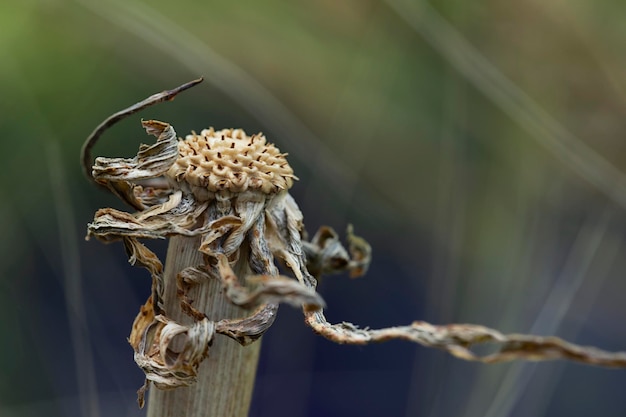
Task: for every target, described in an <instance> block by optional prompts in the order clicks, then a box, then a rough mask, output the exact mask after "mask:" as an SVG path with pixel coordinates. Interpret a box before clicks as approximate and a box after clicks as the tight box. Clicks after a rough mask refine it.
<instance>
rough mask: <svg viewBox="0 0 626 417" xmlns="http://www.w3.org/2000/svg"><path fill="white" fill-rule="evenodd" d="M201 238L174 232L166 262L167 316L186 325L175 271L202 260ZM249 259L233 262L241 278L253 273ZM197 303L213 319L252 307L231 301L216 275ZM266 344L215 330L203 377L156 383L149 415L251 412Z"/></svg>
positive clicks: (241, 415)
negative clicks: (162, 386)
mask: <svg viewBox="0 0 626 417" xmlns="http://www.w3.org/2000/svg"><path fill="white" fill-rule="evenodd" d="M198 247H199V239H197V238H189V237H182V236H177V237H172V238H170V241H169V247H168V250H167V258H166V261H165V274H164V279H165V294H164V301H165V308H166V311H167V315H168V317H170V318H172V319H174V320H176V321H178V322H180V323H184V324H190V323H191V320H190V318H189V317H187V316H186V315H185V313H183V312H182V311H181V308H180V304H179V302H178V298H177V296H176V275H177V274H178V272H180V271H181V270H182V269H184V268H186V267H189V266H196V265H200V264H202V263H203V260H202V256H201V253H200V252H199V251H198ZM249 268H250V267H249V265H248V261H247V258H246V257H245V256H242V257H240V259H239V261H238V262H237V264H235V265H234V266H233V270H234V272H235V273H236V274H237V276H239V277H244V276H246V275H249V274H250V273H251V272H250V269H249ZM191 298H192V299H193V300H194V303H193V305H194V307H196V308H197V309H198V310H200V311H203V312H205V313H206V314H207V316H208V317H209V319H210V320H214V321H217V320H220V319H224V318H236V317H243V316H245V315H246V313H247V311H246V310H244V309H242V308H239V307H236V306H234V305H232V304H231V303H229V302H228V301H227V300H226V297H224V295H223V293H222V289H221V286H220V283H219V282H218V281H217V280H209V281H207V282H205V283H203V284H201V285H199V286H198V287H197V288H194V289H193V291H192V292H191ZM260 346H261V343H260V341H257V342H255V343H253V344H251V345H249V346H245V347H243V346H241V345H240V344H238V343H237V342H235V341H234V340H232V339H230V338H228V337H225V336H220V335H216V336H215V338H214V339H213V343H212V344H211V347H210V348H209V356H208V357H207V358H206V359H205V360H204V361H203V362H202V363H201V364H200V368H199V369H198V381H197V382H196V383H195V384H194V385H192V386H190V387H181V388H176V389H173V390H167V391H164V390H159V389H157V388H155V387H152V389H151V390H150V394H149V398H148V417H174V416H176V417H178V416H186V417H200V416H202V417H222V416H229V417H230V416H232V417H246V416H247V415H248V410H249V408H250V401H251V399H252V390H253V387H254V378H255V374H256V367H257V362H258V358H259V350H260Z"/></svg>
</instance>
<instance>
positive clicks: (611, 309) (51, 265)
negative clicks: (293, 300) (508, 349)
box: [0, 0, 626, 417]
mask: <svg viewBox="0 0 626 417" xmlns="http://www.w3.org/2000/svg"><path fill="white" fill-rule="evenodd" d="M625 17H626V3H623V2H619V1H613V0H597V1H591V0H583V1H579V2H562V1H561V2H540V1H538V0H530V1H525V2H506V1H502V0H491V1H482V2H465V1H460V0H454V1H453V0H447V1H432V2H430V3H426V2H424V1H409V0H345V1H334V0H319V1H315V2H286V1H278V0H267V1H250V0H242V1H238V2H228V1H210V2H209V1H186V2H167V1H160V0H157V1H151V2H142V1H137V0H110V1H95V0H76V1H69V0H22V1H17V0H8V1H6V0H5V1H4V2H1V3H0V56H1V57H2V59H1V60H0V83H1V84H0V88H1V89H0V91H1V93H0V97H1V98H0V131H1V132H2V139H1V142H0V143H1V144H2V146H3V151H2V152H0V162H1V163H2V167H3V170H2V174H1V175H0V187H1V190H2V196H3V197H2V199H0V219H1V226H2V229H3V233H2V235H1V237H0V249H1V250H0V274H1V280H0V285H1V291H0V314H1V317H2V321H1V325H0V337H1V339H0V342H1V345H0V346H1V348H0V416H9V417H31V416H43V415H45V416H82V415H87V416H141V415H144V414H145V411H143V410H139V409H138V408H137V405H136V403H135V400H136V394H135V391H136V390H137V389H138V388H139V387H140V386H141V384H142V383H143V373H142V372H141V371H140V370H139V369H138V368H137V367H136V366H135V364H134V362H133V355H132V349H131V347H130V346H129V345H128V343H127V341H126V338H127V337H128V334H129V332H130V326H131V323H132V320H133V319H134V317H135V314H136V313H137V311H138V309H139V306H140V305H141V304H142V303H143V301H144V300H145V299H146V298H147V296H148V294H149V291H150V277H149V276H148V273H147V272H145V271H144V270H142V269H139V268H132V267H131V266H130V265H129V264H128V262H127V260H126V257H125V253H124V250H123V247H122V245H121V244H111V245H103V244H102V243H100V242H97V241H88V242H86V241H85V240H84V235H85V234H86V224H87V223H88V222H89V221H90V220H91V219H92V218H93V214H94V212H95V211H96V210H97V209H98V208H102V207H116V208H119V209H127V208H126V207H123V205H122V204H121V203H120V202H118V201H117V200H116V199H115V198H114V197H113V196H111V195H109V194H107V193H105V192H102V190H98V189H96V188H95V187H93V186H92V185H91V184H90V183H88V182H87V181H86V179H85V178H84V177H83V175H82V172H81V169H80V166H79V158H78V157H79V150H80V147H81V145H82V142H83V140H84V139H85V138H86V137H87V135H88V134H89V133H90V132H91V131H92V129H93V128H94V127H95V126H97V125H98V123H100V122H101V121H102V120H103V119H104V118H106V117H107V116H109V115H110V114H112V113H113V112H115V111H118V110H120V109H122V108H125V107H127V106H129V105H130V104H133V103H135V102H137V101H140V100H142V99H144V98H145V97H147V96H149V95H151V94H153V93H155V92H158V91H161V90H164V89H169V88H173V87H175V86H177V85H179V84H182V83H183V82H186V81H189V80H191V79H194V78H197V77H198V76H204V77H205V82H204V83H203V84H201V85H200V86H198V87H196V88H194V89H192V90H189V91H188V92H185V93H183V94H181V95H180V96H178V97H177V98H176V100H175V101H173V102H170V103H164V104H160V105H158V106H156V107H152V108H150V109H147V110H145V111H143V112H142V113H140V114H138V115H136V116H133V117H130V118H128V119H127V120H124V121H123V122H121V123H120V124H119V125H116V126H115V127H114V128H112V129H111V130H110V131H108V132H107V133H106V134H105V136H104V137H103V138H102V140H101V141H100V143H99V144H98V145H97V146H96V149H95V154H96V155H106V156H126V157H130V156H133V155H134V154H135V153H136V150H137V147H138V145H139V144H140V143H142V142H148V141H152V140H153V139H152V138H151V137H148V136H146V135H145V133H144V131H143V129H142V128H141V125H140V119H141V118H144V119H158V120H163V121H167V122H169V123H171V124H172V125H173V126H174V128H175V129H176V130H177V132H178V134H179V135H185V134H186V133H187V132H189V131H191V130H192V129H193V130H196V131H200V130H202V129H203V128H205V127H208V126H214V127H216V128H225V127H241V128H244V129H246V131H247V132H248V133H254V132H257V131H263V132H264V133H265V134H266V136H267V137H268V138H269V139H270V141H273V142H274V143H276V145H277V146H278V147H279V148H280V149H281V151H283V152H288V153H289V160H290V163H291V165H292V166H293V167H294V170H295V171H296V175H298V177H299V178H300V180H299V181H298V182H297V183H296V184H295V186H294V187H293V188H292V194H293V195H294V197H295V198H296V201H298V202H299V204H300V208H301V209H302V211H303V213H304V216H305V222H306V226H307V229H308V231H309V233H314V232H315V231H316V229H317V228H318V227H319V226H321V225H330V226H332V227H334V228H335V229H336V230H337V231H339V232H341V233H342V234H343V232H344V231H345V228H346V226H347V224H349V223H352V224H353V225H354V227H355V231H356V233H357V234H359V235H361V236H363V237H365V238H366V239H367V240H368V241H369V242H370V243H371V244H372V246H373V250H374V260H373V263H372V266H371V268H370V271H369V272H368V274H367V276H365V277H363V278H359V279H358V280H351V279H350V278H348V277H347V276H333V277H328V278H327V279H325V280H324V281H323V282H322V283H321V285H320V288H319V290H320V292H321V293H322V295H323V297H324V298H325V300H326V302H327V305H328V308H327V311H326V314H327V317H328V319H329V320H330V321H332V322H341V321H350V322H353V323H355V324H358V325H361V326H370V327H373V328H375V327H382V326H392V325H401V324H408V323H410V322H411V321H413V320H426V321H430V322H433V323H438V324H443V323H452V322H468V323H477V324H484V325H487V326H491V327H494V328H497V329H499V330H501V331H503V332H507V333H513V332H515V333H530V332H532V333H537V334H544V335H550V334H554V335H557V336H560V337H563V338H566V339H568V340H571V341H574V342H576V343H579V344H583V345H594V346H599V347H602V348H605V349H608V350H626V332H625V331H624V326H623V317H624V315H625V314H626V306H625V302H624V301H625V298H624V294H626V281H625V280H624V273H623V271H624V270H626V257H625V256H624V255H623V254H624V253H625V252H624V249H625V242H624V232H625V231H626V210H625V209H626V180H625V178H626V177H625V176H624V174H622V172H624V171H626V141H625V140H624V133H625V132H626V118H625V117H624V113H625V110H626V95H625V92H626V76H625V75H624V74H626V71H625V68H626V55H625V54H624V53H623V51H624V50H626V25H624V24H623V22H624V18H625ZM148 244H149V245H150V246H151V247H152V248H154V249H155V250H156V252H157V253H158V254H160V255H163V254H164V252H165V248H166V244H167V242H165V241H160V242H148ZM625 385H626V372H625V371H620V370H607V369H603V368H594V367H590V366H583V365H579V364H573V363H565V362H545V363H538V364H534V363H531V364H529V363H519V362H516V363H508V364H499V365H489V366H487V365H480V364H474V363H466V362H462V361H460V360H458V359H454V358H451V357H448V356H447V355H446V354H445V353H443V352H440V351H437V350H430V349H425V348H422V347H420V346H415V345H412V344H409V343H405V342H390V343H386V344H380V345H373V346H361V347H354V346H340V345H335V344H333V343H331V342H328V341H326V340H323V339H321V338H320V337H317V336H315V335H314V334H313V333H312V331H311V330H310V329H309V328H307V327H306V326H305V325H304V323H303V320H302V314H301V312H300V311H298V310H296V309H293V308H290V307H287V306H285V307H282V308H281V311H280V314H279V317H278V319H277V321H276V323H275V325H274V326H273V327H272V328H271V329H270V331H269V332H268V333H267V335H266V336H265V337H264V338H263V347H262V357H261V362H260V365H259V372H258V381H257V384H256V388H255V394H254V400H253V405H252V411H251V416H254V417H265V416H272V417H279V416H290V417H291V416H309V417H317V416H324V417H331V416H418V415H419V416H433V417H434V416H455V417H476V416H488V417H495V416H568V417H574V416H581V417H582V416H588V415H591V414H592V413H593V415H600V416H604V417H611V416H616V417H617V416H624V415H626V396H624V394H623V389H624V388H623V387H624V386H625Z"/></svg>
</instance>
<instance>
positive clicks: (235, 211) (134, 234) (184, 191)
mask: <svg viewBox="0 0 626 417" xmlns="http://www.w3.org/2000/svg"><path fill="white" fill-rule="evenodd" d="M200 81H201V80H196V81H193V82H191V83H187V84H185V85H183V86H181V87H178V88H176V89H174V90H170V91H165V92H163V93H160V94H156V95H154V96H151V97H150V98H148V99H146V100H144V101H142V102H140V103H137V104H136V105H134V106H131V107H129V108H128V109H126V110H123V111H121V112H118V113H116V114H114V115H113V116H111V117H110V118H109V119H107V120H105V121H104V122H103V123H102V124H101V125H100V126H99V127H98V128H96V130H95V131H94V133H93V134H92V135H91V136H90V137H89V138H88V140H87V142H86V143H85V146H84V147H83V157H82V161H83V165H84V169H85V171H89V168H88V167H87V166H86V165H87V164H88V163H91V156H90V149H91V147H92V146H93V144H94V143H95V140H96V139H97V138H98V137H99V136H100V135H101V134H102V132H104V130H106V128H108V127H109V126H111V125H112V124H113V123H115V122H116V121H118V120H120V119H122V118H124V117H126V116H128V115H129V114H132V113H134V112H136V111H138V110H140V109H142V108H145V107H147V106H149V105H152V104H154V103H158V102H161V101H164V100H170V99H171V98H173V97H174V96H175V95H176V94H177V93H178V92H180V91H183V90H185V89H187V88H189V87H191V86H193V85H195V84H197V83H198V82H200ZM142 123H143V125H144V127H145V128H146V130H147V132H148V133H150V134H152V135H154V136H157V137H158V139H157V142H156V143H155V144H153V145H151V146H147V145H142V146H141V147H140V149H139V152H138V154H137V156H136V157H134V158H130V159H124V158H98V159H96V163H95V165H94V166H93V169H92V170H91V172H92V175H93V180H94V181H95V182H97V183H98V184H102V185H104V186H105V187H106V188H108V189H109V190H110V191H112V192H113V193H115V194H116V195H118V196H119V197H120V198H121V199H122V200H123V201H125V202H127V203H128V204H130V205H131V206H132V207H134V208H135V209H137V210H138V211H137V212H136V213H132V214H131V213H126V212H122V211H119V210H115V209H102V210H99V211H98V212H96V215H95V217H94V221H93V223H91V224H89V226H88V230H89V231H88V236H95V237H97V238H99V239H101V240H103V241H105V242H110V241H113V240H123V241H124V243H125V246H126V250H127V252H128V255H129V260H130V261H131V263H133V264H138V265H140V266H143V267H145V268H146V269H147V270H148V271H150V273H151V275H152V279H153V281H152V282H153V288H152V294H151V296H150V298H149V299H148V301H147V302H146V304H145V305H144V306H143V307H142V309H141V311H140V314H139V315H138V316H137V318H136V320H135V323H134V325H133V330H132V333H131V336H130V338H129V341H130V342H131V345H132V346H133V348H134V350H135V361H136V362H137V364H139V366H140V367H141V368H142V369H143V370H144V372H145V373H146V379H147V383H146V385H145V386H144V389H143V390H142V391H140V403H141V401H142V398H143V397H142V395H143V392H144V391H145V389H147V386H148V382H149V381H152V382H154V383H155V384H156V385H157V386H158V387H159V388H174V387H178V386H182V385H190V384H192V383H193V382H194V381H195V380H196V376H197V375H196V372H197V369H198V365H199V363H200V362H201V361H202V360H203V359H204V358H205V357H206V355H207V350H208V347H209V344H210V343H211V341H212V340H213V336H214V334H221V335H226V336H228V337H230V338H232V339H235V340H236V341H238V342H239V343H241V344H242V345H246V344H249V343H251V342H253V341H255V340H257V339H258V338H259V337H260V336H261V335H262V334H263V333H264V332H265V331H266V330H267V329H268V328H269V326H271V324H272V323H273V321H274V318H275V315H276V310H277V305H276V303H278V302H288V303H290V304H292V305H300V306H302V307H303V310H304V314H305V322H306V323H307V324H308V325H309V326H311V327H312V328H313V330H314V331H315V332H317V333H318V334H320V335H322V336H324V337H326V338H328V339H330V340H333V341H335V342H337V343H350V344H366V343H372V342H382V341H387V340H390V339H403V340H409V341H413V342H416V343H420V344H422V345H424V346H428V347H436V348H439V349H443V350H446V351H448V352H449V353H451V354H453V355H455V356H457V357H459V358H462V359H465V360H473V361H482V362H486V363H492V362H498V361H505V360H512V359H529V360H543V359H556V358H564V359H571V360H576V361H580V362H584V363H589V364H595V365H604V366H614V367H626V352H617V353H610V352H604V351H601V350H598V349H594V348H585V347H580V346H577V345H573V344H570V343H567V342H565V341H563V340H561V339H558V338H553V337H535V336H528V335H503V334H501V333H500V332H497V331H495V330H493V329H489V328H486V327H483V326H476V325H447V326H434V325H431V324H428V323H424V322H414V323H412V324H411V325H409V326H402V327H391V328H387V329H359V328H358V327H357V326H354V325H352V324H350V323H340V324H335V325H333V324H330V323H328V322H327V321H326V319H325V317H324V314H323V311H322V307H323V304H324V303H323V301H322V298H321V297H320V296H319V294H317V293H316V292H315V287H316V283H317V281H316V279H315V278H316V277H318V275H319V274H322V273H325V274H326V273H333V272H343V271H347V272H349V273H350V275H351V276H353V277H354V276H359V275H361V274H363V273H364V272H365V271H366V270H367V268H368V265H369V263H370V257H371V248H370V246H369V244H368V243H367V242H366V241H365V240H363V239H361V238H359V237H357V236H355V235H353V234H352V227H351V226H350V227H349V228H348V243H349V250H346V249H345V248H344V247H343V246H342V245H341V243H340V242H339V239H338V236H337V234H336V233H335V232H334V231H333V230H332V229H330V228H322V229H321V230H320V232H319V233H318V234H316V235H315V237H314V239H313V240H312V241H311V242H306V241H304V239H303V236H304V234H305V233H304V226H303V218H302V213H301V212H300V209H299V208H298V205H297V204H296V202H295V200H294V199H293V198H292V197H291V195H290V194H289V193H288V190H289V188H290V187H291V186H292V184H293V180H294V179H296V177H295V176H294V175H293V171H292V169H291V167H290V166H289V164H288V163H287V160H286V159H285V155H286V154H281V153H280V152H279V150H278V149H277V148H276V147H275V146H274V145H272V144H270V143H268V142H267V140H266V139H265V137H264V136H263V135H261V134H258V135H253V136H247V135H246V133H245V132H244V131H243V130H241V129H226V130H220V131H215V130H213V129H208V130H203V131H202V132H201V133H200V134H199V135H198V134H195V133H194V134H192V135H189V136H187V137H186V138H185V139H184V140H178V139H177V138H176V135H175V132H174V129H173V128H172V126H170V125H169V124H168V123H163V122H158V121H154V120H150V121H144V122H142ZM170 236H188V237H193V236H196V237H199V239H198V241H199V243H198V245H197V247H194V248H192V250H197V251H199V252H200V253H202V255H203V256H202V259H203V260H204V265H197V266H190V267H188V268H185V269H183V270H181V271H176V276H175V277H174V278H175V280H176V281H177V282H176V285H177V288H178V292H177V293H175V295H176V297H178V301H179V303H180V305H181V308H182V311H184V312H185V313H186V314H187V315H188V316H189V317H188V318H189V319H191V320H192V323H191V324H189V325H184V324H180V323H177V322H176V321H175V320H173V319H171V318H169V317H167V312H166V311H165V308H164V307H163V303H162V300H163V296H164V290H163V288H164V279H163V266H162V264H161V262H160V261H159V259H158V258H157V257H156V255H155V254H154V253H153V252H151V251H150V250H149V249H148V248H147V247H145V246H144V245H142V244H141V243H139V241H138V239H139V238H165V237H170ZM275 257H276V258H279V259H282V260H283V261H284V263H285V265H286V266H287V267H288V268H289V269H290V270H291V272H292V273H293V275H294V276H295V278H296V279H297V281H295V280H293V278H288V277H282V276H280V275H279V272H278V268H277V267H276V266H275V264H274V260H275ZM233 265H236V266H239V267H242V268H241V269H240V271H245V274H247V275H255V276H256V277H254V278H253V279H252V280H251V281H252V283H253V284H256V287H254V288H248V287H246V286H244V285H241V283H240V282H239V278H241V277H239V278H238V277H237V275H236V274H235V272H234V269H233V268H231V267H232V266H233ZM311 272H313V274H311ZM213 279H217V282H219V283H220V284H221V286H222V292H221V293H219V294H218V295H219V296H220V297H225V298H226V299H227V300H228V301H230V302H231V303H232V304H235V305H238V306H245V307H246V308H254V307H257V308H256V310H254V311H253V312H252V314H251V315H250V316H248V317H243V318H234V319H230V318H213V317H207V316H206V313H205V312H204V311H201V310H199V309H198V308H196V307H197V306H192V305H191V299H190V298H189V297H188V294H187V292H188V290H189V289H190V288H191V287H193V286H199V285H202V284H203V283H206V282H207V281H211V280H213ZM179 337H183V338H184V343H183V346H182V347H181V348H180V349H178V350H176V349H173V345H174V344H175V343H174V342H175V340H176V339H178V338H179ZM485 342H493V343H496V344H499V346H500V350H499V351H498V352H496V353H493V354H490V355H487V356H479V355H477V354H474V353H473V352H472V351H471V350H470V347H471V346H472V345H475V344H480V343H485ZM209 354H210V352H209Z"/></svg>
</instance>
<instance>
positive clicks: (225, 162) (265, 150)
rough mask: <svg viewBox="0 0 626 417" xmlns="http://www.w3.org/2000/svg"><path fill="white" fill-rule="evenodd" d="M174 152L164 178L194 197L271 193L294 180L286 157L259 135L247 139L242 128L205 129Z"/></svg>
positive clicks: (284, 187) (288, 185)
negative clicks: (174, 182) (175, 183)
mask: <svg viewBox="0 0 626 417" xmlns="http://www.w3.org/2000/svg"><path fill="white" fill-rule="evenodd" d="M178 152H179V157H178V159H177V160H176V162H175V163H174V164H173V165H172V167H171V168H170V169H169V171H168V172H167V174H166V175H167V176H168V177H169V178H170V179H173V180H175V181H176V182H178V183H187V184H188V185H189V186H190V188H191V191H192V192H193V193H194V194H195V195H196V196H198V197H200V196H203V197H204V198H208V196H210V195H211V194H212V193H215V192H219V191H223V190H227V191H230V192H233V193H240V192H244V191H248V190H259V191H261V192H263V193H265V194H274V193H277V192H279V191H281V190H287V189H289V188H291V186H292V184H293V179H294V178H296V177H295V176H294V175H293V170H292V169H291V167H290V166H289V163H288V162H287V159H285V156H286V154H281V153H280V151H279V150H278V148H276V147H275V146H274V145H273V144H271V143H267V141H266V139H265V136H263V134H261V133H259V134H256V135H252V136H248V135H246V132H244V131H243V130H242V129H223V130H218V131H215V130H213V128H210V129H205V130H203V131H202V132H200V134H199V135H198V134H196V133H195V132H194V133H192V134H191V135H187V137H186V138H185V139H184V140H181V141H179V143H178ZM179 185H180V184H179ZM207 191H208V192H209V193H207ZM204 198H203V199H204Z"/></svg>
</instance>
